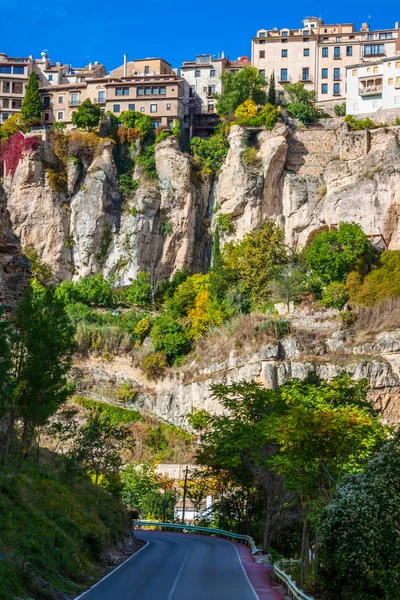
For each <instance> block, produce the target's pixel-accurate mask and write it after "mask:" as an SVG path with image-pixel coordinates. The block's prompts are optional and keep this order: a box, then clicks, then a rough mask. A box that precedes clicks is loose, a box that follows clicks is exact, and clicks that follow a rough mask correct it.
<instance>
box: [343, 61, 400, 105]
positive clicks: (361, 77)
mask: <svg viewBox="0 0 400 600" xmlns="http://www.w3.org/2000/svg"><path fill="white" fill-rule="evenodd" d="M346 82H347V97H346V110H347V114H350V115H358V114H360V115H364V114H365V115H368V114H371V115H372V114H373V113H375V112H376V111H377V110H379V109H381V110H394V109H398V110H399V112H400V54H399V55H397V56H393V57H391V58H390V57H388V58H385V57H383V58H381V59H379V60H376V61H374V62H370V63H367V64H366V63H361V64H357V65H350V66H348V67H347V68H346Z"/></svg>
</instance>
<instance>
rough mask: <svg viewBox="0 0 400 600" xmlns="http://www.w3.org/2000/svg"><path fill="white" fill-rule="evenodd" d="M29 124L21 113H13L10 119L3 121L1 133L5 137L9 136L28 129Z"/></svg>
mask: <svg viewBox="0 0 400 600" xmlns="http://www.w3.org/2000/svg"><path fill="white" fill-rule="evenodd" d="M26 130H27V126H26V123H25V121H24V119H23V117H22V115H21V113H16V114H15V115H11V116H9V117H8V119H7V120H6V121H5V122H4V123H3V125H2V127H1V134H2V136H3V137H5V138H9V137H11V136H12V135H14V133H17V131H26Z"/></svg>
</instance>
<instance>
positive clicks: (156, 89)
mask: <svg viewBox="0 0 400 600" xmlns="http://www.w3.org/2000/svg"><path fill="white" fill-rule="evenodd" d="M151 93H152V94H153V96H157V95H158V87H153V88H151Z"/></svg>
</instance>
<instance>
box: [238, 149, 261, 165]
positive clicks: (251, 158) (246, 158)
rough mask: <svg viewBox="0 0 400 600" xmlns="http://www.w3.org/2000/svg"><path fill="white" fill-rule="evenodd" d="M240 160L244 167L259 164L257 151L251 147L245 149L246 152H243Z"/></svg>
mask: <svg viewBox="0 0 400 600" xmlns="http://www.w3.org/2000/svg"><path fill="white" fill-rule="evenodd" d="M242 158H243V162H244V163H245V164H246V165H251V166H257V165H259V164H260V162H261V161H260V159H259V158H258V156H257V149H256V148H254V147H253V146H249V147H248V148H246V150H245V151H244V152H243V155H242Z"/></svg>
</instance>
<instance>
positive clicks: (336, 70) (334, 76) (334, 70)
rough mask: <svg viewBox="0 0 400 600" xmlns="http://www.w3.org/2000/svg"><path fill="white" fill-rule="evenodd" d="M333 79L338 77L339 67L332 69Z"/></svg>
mask: <svg viewBox="0 0 400 600" xmlns="http://www.w3.org/2000/svg"><path fill="white" fill-rule="evenodd" d="M333 79H340V69H333Z"/></svg>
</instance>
